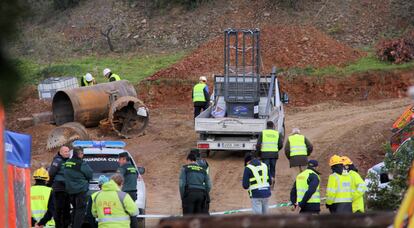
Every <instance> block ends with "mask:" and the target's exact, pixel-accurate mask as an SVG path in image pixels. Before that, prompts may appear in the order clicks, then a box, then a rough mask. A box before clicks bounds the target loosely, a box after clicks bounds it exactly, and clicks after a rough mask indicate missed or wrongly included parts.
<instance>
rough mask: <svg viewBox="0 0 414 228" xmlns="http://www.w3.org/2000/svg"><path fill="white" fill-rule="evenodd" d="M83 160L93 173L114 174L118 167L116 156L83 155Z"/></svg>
mask: <svg viewBox="0 0 414 228" xmlns="http://www.w3.org/2000/svg"><path fill="white" fill-rule="evenodd" d="M83 160H84V161H86V162H87V163H88V165H89V166H90V167H91V168H92V170H93V172H94V173H115V172H116V170H117V169H118V167H119V164H118V155H116V154H85V155H84V156H83Z"/></svg>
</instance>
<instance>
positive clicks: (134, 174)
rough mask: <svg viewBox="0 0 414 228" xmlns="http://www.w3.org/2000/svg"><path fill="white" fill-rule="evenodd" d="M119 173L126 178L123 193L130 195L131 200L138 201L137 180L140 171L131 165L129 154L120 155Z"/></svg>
mask: <svg viewBox="0 0 414 228" xmlns="http://www.w3.org/2000/svg"><path fill="white" fill-rule="evenodd" d="M118 163H119V168H118V173H120V174H121V175H122V177H123V178H124V184H123V186H122V191H124V192H126V193H128V194H129V195H130V196H131V198H132V199H133V200H134V201H135V200H137V178H138V171H137V169H136V168H135V166H133V165H132V163H131V158H130V157H129V154H128V153H127V152H122V153H120V154H119V155H118Z"/></svg>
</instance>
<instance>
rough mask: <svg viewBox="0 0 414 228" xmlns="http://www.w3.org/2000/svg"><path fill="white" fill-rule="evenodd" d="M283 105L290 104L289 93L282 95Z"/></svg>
mask: <svg viewBox="0 0 414 228" xmlns="http://www.w3.org/2000/svg"><path fill="white" fill-rule="evenodd" d="M281 101H282V103H285V104H288V103H289V96H288V94H287V93H282V98H281Z"/></svg>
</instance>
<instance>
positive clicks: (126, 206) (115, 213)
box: [92, 174, 138, 228]
mask: <svg viewBox="0 0 414 228" xmlns="http://www.w3.org/2000/svg"><path fill="white" fill-rule="evenodd" d="M114 176H119V177H121V176H120V175H119V174H115V175H114ZM119 177H116V178H119ZM121 178H122V177H121ZM137 211H138V209H137V207H136V205H135V202H134V200H133V199H132V198H131V196H130V195H129V194H127V193H125V192H123V191H120V189H119V186H118V185H117V184H116V183H115V181H113V180H110V181H108V182H106V183H104V184H103V185H102V190H101V191H99V192H98V193H97V194H96V195H95V198H94V199H93V202H92V214H93V216H94V217H95V218H97V219H98V227H99V228H105V227H108V228H111V227H129V226H130V216H133V217H136V216H137Z"/></svg>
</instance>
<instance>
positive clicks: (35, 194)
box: [30, 167, 55, 227]
mask: <svg viewBox="0 0 414 228" xmlns="http://www.w3.org/2000/svg"><path fill="white" fill-rule="evenodd" d="M33 179H34V180H35V184H34V185H33V186H32V187H30V207H31V210H32V226H35V227H43V226H45V225H46V226H50V227H54V226H55V221H53V218H52V217H53V215H52V211H53V210H54V205H53V198H51V197H50V195H51V193H52V188H50V187H48V186H46V184H47V182H48V181H49V173H48V172H47V170H46V169H45V168H43V167H42V168H39V169H37V170H36V171H35V172H34V173H33Z"/></svg>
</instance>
